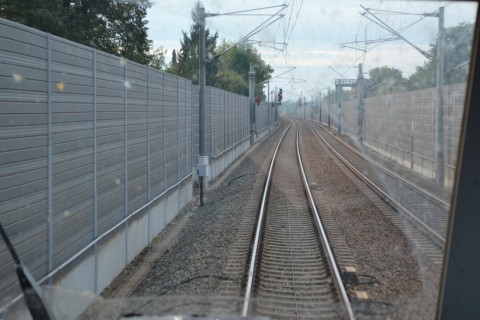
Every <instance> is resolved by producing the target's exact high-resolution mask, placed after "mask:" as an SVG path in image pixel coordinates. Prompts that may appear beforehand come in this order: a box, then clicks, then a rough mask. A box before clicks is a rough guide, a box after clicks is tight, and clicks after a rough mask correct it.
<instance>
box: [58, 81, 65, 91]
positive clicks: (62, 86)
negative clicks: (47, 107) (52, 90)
mask: <svg viewBox="0 0 480 320" xmlns="http://www.w3.org/2000/svg"><path fill="white" fill-rule="evenodd" d="M57 89H58V91H63V89H65V83H64V82H63V81H62V82H59V83H57Z"/></svg>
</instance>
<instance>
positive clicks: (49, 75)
mask: <svg viewBox="0 0 480 320" xmlns="http://www.w3.org/2000/svg"><path fill="white" fill-rule="evenodd" d="M51 50H52V48H51V35H50V33H47V86H48V89H47V104H48V106H47V108H48V109H47V144H48V148H47V177H48V178H47V210H48V212H47V223H48V225H47V242H48V249H47V250H48V254H47V270H48V272H50V271H52V269H53V206H52V194H53V190H52V188H53V185H52V184H53V177H52V174H53V172H52V161H53V159H52V70H51V69H52V66H51V64H52V55H51ZM49 284H51V279H49Z"/></svg>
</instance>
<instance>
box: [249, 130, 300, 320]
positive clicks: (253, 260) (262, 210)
mask: <svg viewBox="0 0 480 320" xmlns="http://www.w3.org/2000/svg"><path fill="white" fill-rule="evenodd" d="M291 126H292V123H291V122H290V124H289V125H288V128H287V129H286V130H285V132H284V133H283V134H282V136H281V137H280V140H279V141H278V144H277V147H276V148H275V152H274V153H273V156H272V161H271V162H270V168H269V169H268V174H267V179H266V180H265V186H264V189H263V196H262V200H261V204H260V210H259V214H258V223H257V228H256V231H255V240H254V242H253V249H252V256H251V258H250V268H249V270H248V279H247V288H246V290H245V299H244V303H243V311H242V317H247V315H248V309H249V306H250V297H251V295H252V290H253V279H254V275H255V266H256V264H257V259H258V248H259V245H260V233H261V230H262V224H263V220H264V219H263V217H264V215H265V210H266V207H267V198H268V191H269V189H270V184H271V180H272V173H273V166H274V164H275V160H276V158H277V153H278V149H280V145H281V144H282V142H283V138H285V135H286V134H287V132H288V130H290V127H291Z"/></svg>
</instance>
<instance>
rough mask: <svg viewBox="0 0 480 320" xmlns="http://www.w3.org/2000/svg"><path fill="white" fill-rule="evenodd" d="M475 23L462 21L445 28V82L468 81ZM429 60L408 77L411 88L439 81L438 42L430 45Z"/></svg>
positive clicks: (433, 84) (431, 84)
mask: <svg viewBox="0 0 480 320" xmlns="http://www.w3.org/2000/svg"><path fill="white" fill-rule="evenodd" d="M472 39H473V24H471V23H466V22H462V23H460V24H459V25H457V26H454V27H450V28H447V29H446V30H445V43H444V44H445V45H444V48H445V53H444V69H445V74H444V83H445V84H453V83H462V82H466V80H467V75H468V63H466V62H467V61H469V60H470V54H471V51H472ZM429 53H430V54H431V55H432V60H429V61H427V62H425V63H424V64H423V66H419V67H417V68H416V71H415V73H414V74H412V75H411V76H410V77H409V78H408V88H409V89H411V90H416V89H422V88H430V87H434V86H436V83H437V42H435V43H433V44H431V45H430V49H429Z"/></svg>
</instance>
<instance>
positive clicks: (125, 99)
mask: <svg viewBox="0 0 480 320" xmlns="http://www.w3.org/2000/svg"><path fill="white" fill-rule="evenodd" d="M124 63H125V64H124V82H123V92H124V93H123V113H124V118H123V124H124V133H123V134H124V137H123V139H124V159H123V160H124V164H125V165H124V205H125V210H124V217H126V216H128V93H127V90H128V86H129V82H128V78H127V76H128V74H127V73H128V71H127V64H128V63H127V60H126V59H124ZM127 264H128V222H125V265H127Z"/></svg>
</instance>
